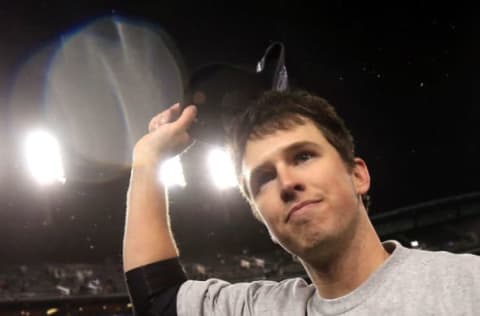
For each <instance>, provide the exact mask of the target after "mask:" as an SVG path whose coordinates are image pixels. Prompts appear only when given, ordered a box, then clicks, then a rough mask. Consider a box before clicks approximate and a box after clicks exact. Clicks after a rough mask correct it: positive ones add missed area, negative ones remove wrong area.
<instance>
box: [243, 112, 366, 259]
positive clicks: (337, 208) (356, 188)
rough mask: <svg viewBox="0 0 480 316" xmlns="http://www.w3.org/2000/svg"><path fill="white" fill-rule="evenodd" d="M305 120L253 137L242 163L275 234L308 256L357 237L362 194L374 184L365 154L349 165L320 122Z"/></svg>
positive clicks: (252, 194)
mask: <svg viewBox="0 0 480 316" xmlns="http://www.w3.org/2000/svg"><path fill="white" fill-rule="evenodd" d="M305 121H306V123H305V124H303V125H296V126H294V127H292V128H290V129H288V130H279V131H276V132H275V133H274V134H271V135H267V136H264V137H262V138H260V139H254V140H249V141H248V142H247V144H246V148H245V154H244V157H243V164H242V175H243V177H244V179H245V181H246V186H247V190H248V192H249V195H250V198H251V200H252V204H253V207H255V208H256V209H257V210H258V211H259V213H260V215H261V217H262V218H263V221H264V224H265V225H266V226H267V228H268V230H269V232H270V235H271V236H272V238H273V239H274V240H276V241H278V242H279V244H280V245H281V246H282V247H283V248H285V249H286V250H287V251H289V252H291V253H293V254H295V255H298V256H299V257H301V258H304V259H306V258H309V257H311V256H317V255H318V253H319V252H318V251H320V252H321V251H327V252H329V251H333V249H334V248H335V247H337V246H339V245H341V244H342V241H345V240H346V239H348V238H352V236H353V235H354V234H355V228H356V225H357V223H358V218H359V214H360V210H361V207H362V204H361V198H360V195H361V194H364V193H366V192H367V191H368V188H369V185H370V178H369V175H368V170H367V167H366V165H365V163H364V162H363V160H361V159H359V158H356V159H355V165H354V166H353V168H350V169H349V168H347V166H346V165H345V163H344V162H343V160H342V159H341V157H340V155H339V154H338V152H337V151H336V149H335V148H334V147H333V146H332V145H331V144H330V143H329V142H328V141H327V140H326V138H325V137H324V136H323V134H322V132H321V131H320V130H319V129H318V128H317V127H316V126H315V124H314V123H313V122H312V121H310V120H308V119H306V120H305Z"/></svg>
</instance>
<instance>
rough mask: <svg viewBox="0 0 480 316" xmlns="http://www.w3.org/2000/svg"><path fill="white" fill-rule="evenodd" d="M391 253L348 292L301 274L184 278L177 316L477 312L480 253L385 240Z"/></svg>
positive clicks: (449, 314) (478, 312)
mask: <svg viewBox="0 0 480 316" xmlns="http://www.w3.org/2000/svg"><path fill="white" fill-rule="evenodd" d="M383 246H384V248H385V249H386V250H387V251H388V252H389V253H391V255H390V257H389V258H388V259H387V260H386V261H385V262H384V263H383V264H382V266H381V267H380V268H379V269H378V270H377V271H375V272H374V273H373V274H372V275H371V276H370V277H369V278H368V279H367V280H366V281H365V282H364V283H363V284H361V285H360V286H359V287H358V288H357V289H355V290H354V291H352V292H350V293H349V294H347V295H345V296H342V297H339V298H335V299H324V298H322V297H320V295H319V294H318V293H317V292H316V290H315V287H314V286H313V285H309V284H307V283H306V282H305V281H304V280H303V279H300V278H296V279H287V280H284V281H282V282H274V281H255V282H250V283H236V284H231V283H228V282H225V281H222V280H218V279H210V280H207V281H187V282H185V283H184V284H183V285H182V286H181V288H180V290H179V292H178V295H177V312H178V316H187V315H202V316H217V315H218V316H230V315H245V316H247V315H252V316H253V315H259V316H260V315H262V316H267V315H275V316H280V315H289V316H293V315H308V316H314V315H356V316H357V315H369V316H372V315H422V316H426V315H436V316H437V315H445V316H447V315H448V316H455V315H480V257H479V256H474V255H468V254H462V255H458V254H452V253H448V252H443V251H441V252H432V251H424V250H414V249H408V248H405V247H403V246H402V245H400V243H398V242H396V241H386V242H384V243H383Z"/></svg>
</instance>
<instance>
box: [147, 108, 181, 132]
mask: <svg viewBox="0 0 480 316" xmlns="http://www.w3.org/2000/svg"><path fill="white" fill-rule="evenodd" d="M179 109H180V103H175V104H173V105H172V106H170V107H169V108H167V109H166V110H164V111H162V112H160V113H158V114H157V115H155V116H154V117H153V118H152V119H151V120H150V122H149V124H148V131H149V132H152V131H154V130H155V129H157V128H158V127H159V126H160V125H163V124H167V123H170V122H172V121H174V120H175V119H176V118H177V117H178V113H179Z"/></svg>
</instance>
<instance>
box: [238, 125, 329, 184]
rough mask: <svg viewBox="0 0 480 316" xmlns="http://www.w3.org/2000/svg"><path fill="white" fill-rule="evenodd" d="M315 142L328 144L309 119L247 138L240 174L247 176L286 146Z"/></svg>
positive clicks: (278, 154)
mask: <svg viewBox="0 0 480 316" xmlns="http://www.w3.org/2000/svg"><path fill="white" fill-rule="evenodd" d="M304 142H309V143H315V144H318V145H321V146H326V145H328V144H329V143H328V141H327V140H326V138H325V137H324V136H323V133H322V132H321V131H320V130H319V129H318V127H317V126H316V125H315V124H314V123H313V122H312V121H311V120H305V123H304V124H301V125H300V124H298V125H294V126H292V127H291V128H289V129H286V130H277V131H275V132H273V133H271V134H268V135H265V136H262V137H258V138H254V139H249V140H248V141H247V143H246V144H245V152H244V155H243V159H242V176H243V177H247V178H248V175H249V174H250V172H251V171H252V170H253V169H255V167H257V166H259V165H261V164H264V163H265V162H267V161H269V160H272V159H275V157H277V156H280V155H281V154H282V153H283V152H284V151H285V150H286V149H287V148H291V147H292V146H294V145H295V144H297V143H304Z"/></svg>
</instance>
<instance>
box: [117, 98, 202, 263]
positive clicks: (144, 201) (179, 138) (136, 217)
mask: <svg viewBox="0 0 480 316" xmlns="http://www.w3.org/2000/svg"><path fill="white" fill-rule="evenodd" d="M195 117H196V108H195V107H194V106H189V107H187V108H185V109H184V110H183V111H182V112H181V113H180V106H179V104H175V105H173V106H171V107H170V108H168V109H167V110H165V111H163V112H161V113H159V114H158V115H157V116H155V117H154V118H152V120H151V121H150V124H149V126H148V130H149V133H148V134H146V135H145V136H143V137H142V138H141V139H140V140H139V141H138V142H137V143H136V145H135V148H134V150H133V165H132V172H131V178H130V185H129V190H128V195H127V215H126V225H125V234H124V241H123V267H124V270H125V271H129V270H132V269H134V268H137V267H141V266H144V265H147V264H150V263H153V262H156V261H160V260H166V259H170V258H175V257H177V256H178V250H177V247H176V244H175V240H174V239H173V236H172V232H171V230H170V221H169V216H168V197H167V189H166V188H165V187H164V185H163V184H162V183H161V182H160V181H159V180H158V166H159V164H160V163H161V162H162V161H163V160H165V159H168V158H170V157H173V156H175V155H177V154H179V153H181V152H182V151H184V150H185V149H186V148H187V147H188V146H190V145H191V144H192V139H191V137H190V135H189V134H188V128H189V126H190V125H191V124H192V122H193V121H194V119H195Z"/></svg>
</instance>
